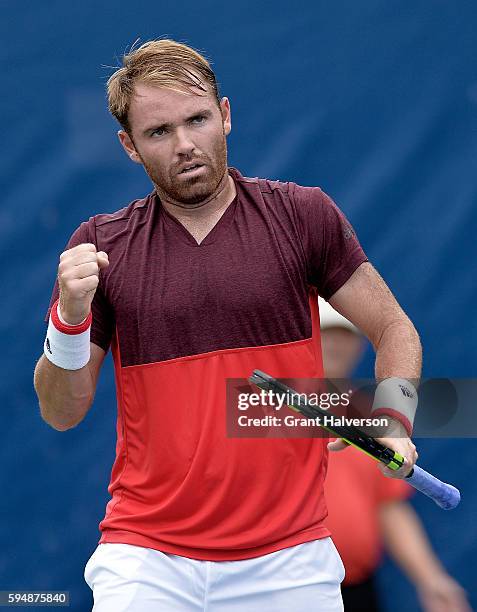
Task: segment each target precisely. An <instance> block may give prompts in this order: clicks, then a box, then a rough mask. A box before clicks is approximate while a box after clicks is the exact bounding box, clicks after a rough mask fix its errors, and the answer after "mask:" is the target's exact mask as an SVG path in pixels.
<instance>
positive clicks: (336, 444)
mask: <svg viewBox="0 0 477 612" xmlns="http://www.w3.org/2000/svg"><path fill="white" fill-rule="evenodd" d="M348 446H349V444H348V442H345V441H344V440H342V439H341V438H338V439H337V440H334V441H333V442H328V450H330V451H333V452H335V451H342V450H344V449H345V448H348Z"/></svg>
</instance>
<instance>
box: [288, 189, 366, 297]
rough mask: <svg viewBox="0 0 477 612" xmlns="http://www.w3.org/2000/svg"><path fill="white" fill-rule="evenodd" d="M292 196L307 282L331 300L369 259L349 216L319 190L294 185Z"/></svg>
mask: <svg viewBox="0 0 477 612" xmlns="http://www.w3.org/2000/svg"><path fill="white" fill-rule="evenodd" d="M292 197H293V199H294V202H295V208H296V213H297V219H298V227H299V231H300V234H301V240H302V245H303V250H304V254H305V259H306V267H307V282H308V283H309V284H310V285H312V286H314V287H316V288H317V290H318V293H319V294H320V295H321V296H322V297H324V298H325V299H326V300H328V299H329V298H330V297H331V296H332V295H333V294H334V293H335V292H336V291H338V289H339V288H340V287H341V286H342V285H344V284H345V282H346V281H347V280H348V279H349V277H350V276H351V275H352V274H353V272H354V271H355V270H356V268H358V266H360V265H361V264H362V263H363V262H365V261H367V257H366V255H365V253H364V251H363V249H362V248H361V245H360V244H359V241H358V238H357V237H356V233H355V231H354V229H353V228H352V226H351V224H350V223H349V221H348V220H347V219H346V217H345V215H344V214H343V213H342V212H341V210H340V209H339V208H338V206H336V204H335V203H334V202H333V200H332V199H331V198H330V197H329V196H328V195H326V193H324V192H323V191H322V190H321V189H320V188H319V187H302V186H300V185H294V189H293V191H292Z"/></svg>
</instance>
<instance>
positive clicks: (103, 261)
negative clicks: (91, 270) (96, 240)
mask: <svg viewBox="0 0 477 612" xmlns="http://www.w3.org/2000/svg"><path fill="white" fill-rule="evenodd" d="M96 257H97V262H98V266H99V267H100V268H106V267H107V266H109V258H108V254H107V253H105V252H104V251H98V252H97V253H96Z"/></svg>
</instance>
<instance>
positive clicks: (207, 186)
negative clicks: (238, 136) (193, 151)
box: [141, 133, 227, 204]
mask: <svg viewBox="0 0 477 612" xmlns="http://www.w3.org/2000/svg"><path fill="white" fill-rule="evenodd" d="M198 157H199V158H200V159H201V160H202V161H203V162H204V163H205V164H206V166H207V171H206V175H205V176H201V177H198V178H195V177H191V178H190V179H188V178H187V177H185V178H184V177H178V175H177V174H175V173H173V172H172V171H170V170H169V169H166V168H164V167H162V166H160V165H159V164H157V165H156V164H154V162H153V161H151V160H146V159H145V158H144V157H142V156H141V160H142V163H143V165H144V168H145V170H146V172H147V174H148V176H149V178H150V179H151V181H152V182H153V183H154V185H155V186H156V187H158V188H159V189H160V190H161V191H163V192H164V193H165V194H166V195H167V196H168V197H170V198H172V199H174V200H176V201H178V202H183V203H185V204H197V203H198V202H200V201H202V200H204V199H206V198H207V197H209V196H210V195H212V194H213V193H214V191H216V189H217V187H218V186H219V183H220V181H221V180H222V177H223V176H224V173H225V172H226V170H227V142H226V139H225V134H223V133H222V134H221V136H220V137H218V138H217V140H216V142H215V143H214V146H213V149H212V154H211V155H201V156H198Z"/></svg>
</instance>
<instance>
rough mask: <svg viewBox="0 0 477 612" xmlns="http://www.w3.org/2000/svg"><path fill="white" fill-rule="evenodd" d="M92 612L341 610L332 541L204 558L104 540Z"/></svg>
mask: <svg viewBox="0 0 477 612" xmlns="http://www.w3.org/2000/svg"><path fill="white" fill-rule="evenodd" d="M84 577H85V580H86V582H87V584H88V586H89V587H90V588H91V589H92V591H93V597H94V606H93V612H123V611H126V610H127V611H128V612H162V611H163V612H177V611H181V612H285V611H286V612H290V611H293V612H312V611H313V610H316V611H317V612H318V611H319V612H342V610H343V603H342V599H341V592H340V583H341V581H342V580H343V578H344V567H343V563H342V562H341V559H340V557H339V555H338V552H337V550H336V548H335V546H334V544H333V542H332V541H331V538H323V539H320V540H313V541H312V542H305V543H304V544H298V545H297V546H291V547H289V548H284V549H282V550H279V551H276V552H273V553H270V554H268V555H263V556H261V557H256V558H254V559H245V560H242V561H200V560H197V559H188V558H187V557H181V556H178V555H170V554H167V553H163V552H160V551H158V550H153V549H151V548H144V547H141V546H132V545H130V544H99V545H98V547H97V548H96V550H95V551H94V553H93V554H92V556H91V558H90V559H89V561H88V563H87V564H86V567H85V572H84Z"/></svg>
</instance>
